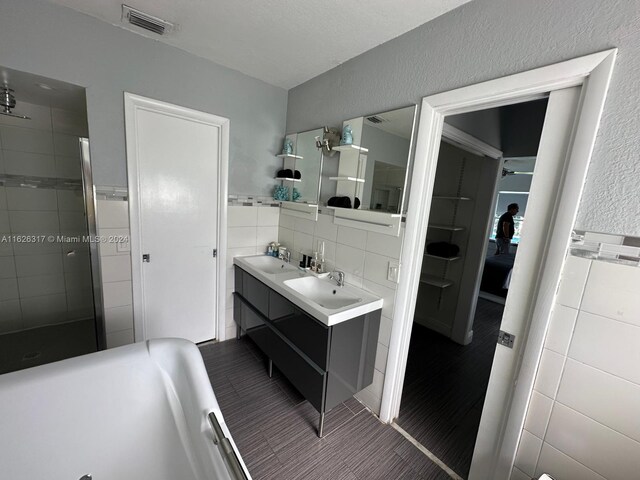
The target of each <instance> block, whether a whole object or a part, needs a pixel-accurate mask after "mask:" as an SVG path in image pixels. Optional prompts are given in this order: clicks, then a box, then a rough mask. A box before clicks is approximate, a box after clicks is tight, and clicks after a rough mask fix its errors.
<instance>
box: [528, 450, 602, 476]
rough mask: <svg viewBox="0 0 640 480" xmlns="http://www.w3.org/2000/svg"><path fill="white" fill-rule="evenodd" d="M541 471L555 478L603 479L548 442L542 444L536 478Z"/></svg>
mask: <svg viewBox="0 0 640 480" xmlns="http://www.w3.org/2000/svg"><path fill="white" fill-rule="evenodd" d="M543 473H547V474H549V475H551V476H552V477H553V478H555V479H557V480H605V478H604V477H603V476H602V475H598V474H597V473H596V472H594V471H593V470H591V469H589V468H587V467H585V466H584V465H582V464H581V463H579V462H577V461H576V460H574V459H573V458H571V457H569V456H567V455H565V454H564V453H562V452H560V451H559V450H557V449H555V448H553V447H552V446H551V445H549V444H548V443H545V444H544V445H542V451H541V452H540V459H539V460H538V467H537V469H536V478H538V476H540V475H542V474H543Z"/></svg>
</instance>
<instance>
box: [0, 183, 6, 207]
mask: <svg viewBox="0 0 640 480" xmlns="http://www.w3.org/2000/svg"><path fill="white" fill-rule="evenodd" d="M6 209H7V193H6V190H5V188H4V187H0V210H6Z"/></svg>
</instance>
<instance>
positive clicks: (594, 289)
mask: <svg viewBox="0 0 640 480" xmlns="http://www.w3.org/2000/svg"><path fill="white" fill-rule="evenodd" d="M639 286H640V268H638V267H632V266H628V265H618V264H615V263H608V262H593V265H592V266H591V270H590V271H589V279H588V280H587V286H586V288H585V292H584V297H583V300H582V305H581V306H580V309H581V310H584V311H586V312H590V313H595V314H597V315H602V316H604V317H609V318H614V319H616V320H620V321H621V322H627V323H631V324H633V325H637V326H640V295H639V294H638V293H639V292H640V290H639V289H638V287H639Z"/></svg>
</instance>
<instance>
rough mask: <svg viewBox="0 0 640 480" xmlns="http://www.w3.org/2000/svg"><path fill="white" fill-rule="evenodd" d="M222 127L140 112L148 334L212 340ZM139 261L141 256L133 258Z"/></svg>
mask: <svg viewBox="0 0 640 480" xmlns="http://www.w3.org/2000/svg"><path fill="white" fill-rule="evenodd" d="M219 135H220V131H219V127H217V126H214V125H210V124H206V123H203V122H200V121H195V120H193V119H189V118H185V117H181V116H177V115H171V114H166V113H162V112H156V111H151V110H146V109H139V110H138V111H137V115H136V140H137V145H136V146H137V162H138V188H139V194H138V195H139V199H138V201H139V227H140V237H141V239H140V241H141V252H142V253H143V254H148V255H149V256H150V258H149V262H148V263H143V264H142V289H143V300H142V303H143V309H144V320H143V321H144V325H145V336H146V338H147V339H150V338H159V337H181V338H186V339H188V340H191V341H193V342H202V341H205V340H210V339H212V338H214V337H215V307H216V302H215V298H216V268H215V267H216V259H215V258H214V257H213V249H214V248H215V244H216V228H217V211H218V192H217V185H218V179H217V175H218V162H219ZM133 261H134V262H141V261H142V259H141V258H134V259H133Z"/></svg>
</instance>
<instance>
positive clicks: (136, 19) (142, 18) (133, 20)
mask: <svg viewBox="0 0 640 480" xmlns="http://www.w3.org/2000/svg"><path fill="white" fill-rule="evenodd" d="M122 21H124V22H127V23H130V24H131V25H135V26H136V27H140V28H144V29H145V30H149V31H150V32H153V33H157V34H158V35H165V34H167V33H169V32H170V31H171V30H172V29H173V24H172V23H170V22H167V21H166V20H162V19H161V18H158V17H154V16H153V15H149V14H148V13H144V12H141V11H140V10H136V9H135V8H132V7H130V6H128V5H124V4H122Z"/></svg>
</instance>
